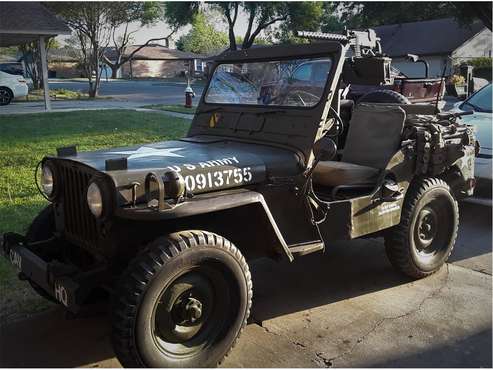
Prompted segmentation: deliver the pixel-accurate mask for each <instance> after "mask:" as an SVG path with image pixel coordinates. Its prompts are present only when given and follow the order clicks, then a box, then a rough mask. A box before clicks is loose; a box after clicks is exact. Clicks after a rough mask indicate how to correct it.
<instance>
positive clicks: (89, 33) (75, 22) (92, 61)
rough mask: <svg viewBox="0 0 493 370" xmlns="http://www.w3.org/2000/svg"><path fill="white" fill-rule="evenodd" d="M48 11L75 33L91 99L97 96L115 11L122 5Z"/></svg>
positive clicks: (57, 5)
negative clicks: (53, 13) (60, 18)
mask: <svg viewBox="0 0 493 370" xmlns="http://www.w3.org/2000/svg"><path fill="white" fill-rule="evenodd" d="M47 5H48V7H49V8H51V9H52V10H53V11H55V12H56V13H57V14H59V15H60V16H62V17H63V19H64V21H65V23H66V24H67V25H68V26H69V27H70V28H71V29H72V30H73V32H74V35H75V39H76V40H77V43H78V45H77V46H78V47H80V54H81V58H80V60H81V61H80V64H81V67H82V69H83V71H84V73H85V75H86V76H87V78H88V80H89V91H88V93H89V97H91V98H94V97H96V96H97V94H98V91H99V86H100V81H101V69H100V67H101V64H102V61H103V55H104V53H105V51H106V48H107V47H108V45H109V43H110V40H111V34H112V29H113V28H112V27H113V26H112V20H113V11H115V10H116V9H117V8H118V7H119V6H120V5H118V3H111V2H96V1H94V2H93V1H91V2H89V1H88V2H85V1H84V2H51V3H47Z"/></svg>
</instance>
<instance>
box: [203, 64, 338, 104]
mask: <svg viewBox="0 0 493 370" xmlns="http://www.w3.org/2000/svg"><path fill="white" fill-rule="evenodd" d="M317 61H318V62H317ZM312 62H316V63H312ZM319 64H320V66H318V65H319ZM315 65H317V70H316V71H317V72H316V79H317V81H319V83H317V84H316V85H313V84H312V83H301V84H300V83H299V81H300V79H301V81H308V82H309V81H311V79H312V66H315ZM331 66H332V61H331V60H330V59H327V58H323V59H322V58H312V59H307V58H304V59H290V60H278V61H272V60H269V61H263V62H248V63H224V64H220V65H218V66H217V67H216V69H215V70H214V74H213V75H212V77H211V80H210V83H209V87H208V89H207V91H206V93H205V102H206V103H215V104H246V105H264V106H265V105H275V106H301V107H312V106H314V105H316V104H317V103H318V102H319V101H320V98H321V96H322V94H323V91H324V87H325V84H326V82H327V79H328V72H329V71H330V69H331ZM314 71H315V69H314ZM296 81H298V83H295V82H296Z"/></svg>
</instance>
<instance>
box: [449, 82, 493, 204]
mask: <svg viewBox="0 0 493 370" xmlns="http://www.w3.org/2000/svg"><path fill="white" fill-rule="evenodd" d="M491 105H492V103H491V83H490V84H488V85H486V86H485V87H483V88H482V89H481V90H478V91H477V92H475V93H474V94H473V95H471V96H470V97H469V98H467V99H466V100H464V101H463V102H458V103H456V104H455V105H454V108H453V111H456V112H460V111H471V110H472V111H474V114H472V115H469V116H463V117H462V120H463V122H464V123H467V124H471V125H473V126H474V127H475V128H476V136H477V139H478V141H479V145H480V150H479V155H478V156H477V157H476V161H475V170H474V172H475V174H476V180H477V186H476V190H475V195H476V197H477V198H479V199H487V200H488V201H489V204H490V205H491V204H492V203H491V172H492V163H493V162H492V154H493V145H492V143H491V141H492V140H491V135H492V130H491V128H492V125H493V121H492V120H493V116H492V107H491Z"/></svg>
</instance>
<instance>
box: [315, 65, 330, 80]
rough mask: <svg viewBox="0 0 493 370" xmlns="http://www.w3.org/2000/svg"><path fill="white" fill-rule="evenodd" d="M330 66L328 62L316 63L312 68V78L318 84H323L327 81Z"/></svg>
mask: <svg viewBox="0 0 493 370" xmlns="http://www.w3.org/2000/svg"><path fill="white" fill-rule="evenodd" d="M329 68H330V64H329V63H328V62H320V63H314V64H313V67H312V77H313V80H314V81H316V82H323V81H325V80H326V79H327V73H329Z"/></svg>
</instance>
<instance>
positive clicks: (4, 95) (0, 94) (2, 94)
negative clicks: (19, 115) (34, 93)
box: [0, 87, 14, 105]
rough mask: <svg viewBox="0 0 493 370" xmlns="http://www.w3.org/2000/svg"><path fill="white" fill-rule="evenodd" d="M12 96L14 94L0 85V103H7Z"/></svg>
mask: <svg viewBox="0 0 493 370" xmlns="http://www.w3.org/2000/svg"><path fill="white" fill-rule="evenodd" d="M13 98H14V94H12V91H11V90H10V89H9V88H7V87H0V105H9V104H10V102H11V101H12V99H13Z"/></svg>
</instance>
